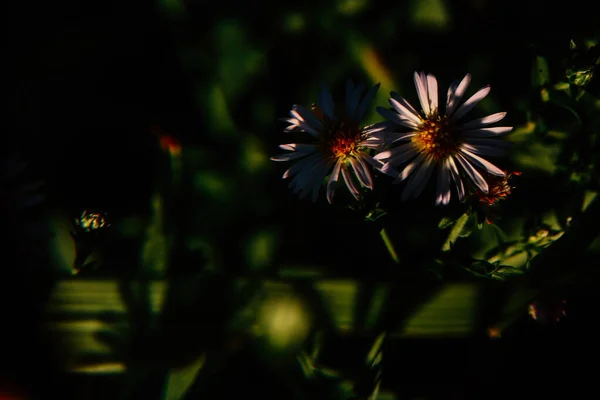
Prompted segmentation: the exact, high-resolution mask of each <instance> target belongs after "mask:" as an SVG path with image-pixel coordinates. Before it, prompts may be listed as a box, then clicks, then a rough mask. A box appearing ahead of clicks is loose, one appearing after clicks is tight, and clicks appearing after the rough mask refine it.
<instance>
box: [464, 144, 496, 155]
mask: <svg viewBox="0 0 600 400" xmlns="http://www.w3.org/2000/svg"><path fill="white" fill-rule="evenodd" d="M461 149H464V150H467V151H470V152H471V153H474V154H479V155H482V156H490V157H504V156H506V149H505V148H502V147H499V146H485V145H474V144H470V143H463V144H462V145H461Z"/></svg>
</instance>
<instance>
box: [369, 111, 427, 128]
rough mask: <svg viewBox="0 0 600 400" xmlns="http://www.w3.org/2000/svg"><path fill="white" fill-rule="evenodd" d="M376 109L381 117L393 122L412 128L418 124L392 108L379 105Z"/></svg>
mask: <svg viewBox="0 0 600 400" xmlns="http://www.w3.org/2000/svg"><path fill="white" fill-rule="evenodd" d="M376 110H377V112H378V113H379V114H380V115H381V116H382V117H383V118H386V119H388V120H390V121H391V122H393V123H395V124H398V125H402V126H406V127H408V128H412V129H415V128H417V127H418V125H417V124H416V123H415V122H414V121H412V120H409V119H407V118H404V117H402V116H401V115H400V114H398V113H396V112H394V111H392V110H388V109H387V108H383V107H381V106H377V108H376Z"/></svg>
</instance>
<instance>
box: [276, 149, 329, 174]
mask: <svg viewBox="0 0 600 400" xmlns="http://www.w3.org/2000/svg"><path fill="white" fill-rule="evenodd" d="M321 159H322V155H321V154H319V153H314V154H311V155H310V156H308V157H306V158H303V159H302V160H300V161H298V162H297V163H295V164H294V165H292V166H291V167H290V168H289V169H288V170H287V171H285V173H284V174H283V179H286V178H288V177H290V176H293V175H296V174H297V173H299V172H300V171H302V170H304V169H306V168H308V169H312V168H313V167H314V166H315V165H316V164H317V163H318V162H319V161H320V160H321Z"/></svg>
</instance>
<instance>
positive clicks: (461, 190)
mask: <svg viewBox="0 0 600 400" xmlns="http://www.w3.org/2000/svg"><path fill="white" fill-rule="evenodd" d="M446 162H447V163H448V167H449V168H450V175H451V176H452V180H453V181H454V184H455V185H456V192H457V193H458V201H462V199H463V198H464V197H465V186H464V185H463V181H462V178H461V177H460V173H459V172H458V168H457V167H456V163H455V162H454V158H452V157H448V158H447V159H446Z"/></svg>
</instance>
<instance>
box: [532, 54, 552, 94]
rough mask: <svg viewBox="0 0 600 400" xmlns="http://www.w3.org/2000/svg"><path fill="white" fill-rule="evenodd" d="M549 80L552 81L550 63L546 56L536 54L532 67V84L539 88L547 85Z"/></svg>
mask: <svg viewBox="0 0 600 400" xmlns="http://www.w3.org/2000/svg"><path fill="white" fill-rule="evenodd" d="M548 82H550V73H549V71H548V63H547V62H546V59H545V58H544V57H541V56H536V57H535V59H534V60H533V67H532V69H531V85H532V86H533V87H534V88H538V87H541V86H545V85H546V84H548Z"/></svg>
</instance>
